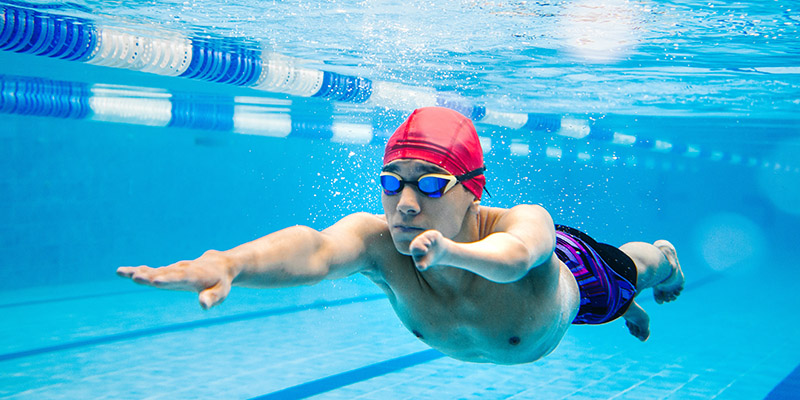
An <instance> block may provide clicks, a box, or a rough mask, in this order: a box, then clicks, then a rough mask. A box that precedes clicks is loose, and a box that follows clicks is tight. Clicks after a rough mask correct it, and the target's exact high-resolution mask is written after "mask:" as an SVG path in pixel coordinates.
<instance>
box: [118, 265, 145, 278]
mask: <svg viewBox="0 0 800 400" xmlns="http://www.w3.org/2000/svg"><path fill="white" fill-rule="evenodd" d="M142 267H144V265H142ZM138 268H141V267H119V268H117V275H119V276H121V277H123V278H130V277H131V276H132V275H133V274H134V272H136V270H137V269H138Z"/></svg>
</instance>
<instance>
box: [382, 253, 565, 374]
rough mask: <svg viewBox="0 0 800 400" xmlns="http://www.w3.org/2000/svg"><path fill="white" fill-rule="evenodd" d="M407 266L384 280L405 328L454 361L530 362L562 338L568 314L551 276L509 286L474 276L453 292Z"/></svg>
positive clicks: (538, 275) (533, 276) (541, 274)
mask: <svg viewBox="0 0 800 400" xmlns="http://www.w3.org/2000/svg"><path fill="white" fill-rule="evenodd" d="M404 262H406V263H408V264H407V267H406V268H404V267H402V264H400V266H399V267H398V268H393V269H392V270H390V271H388V273H385V274H384V276H383V280H384V285H383V286H384V290H386V291H387V294H388V295H389V299H390V301H391V303H392V306H393V307H394V310H395V312H396V313H397V316H398V317H399V318H400V320H401V321H402V322H403V324H404V325H405V326H406V328H408V330H409V331H411V332H412V333H413V334H414V335H415V336H416V337H417V338H419V339H420V340H421V341H423V342H425V343H426V344H428V345H429V346H431V347H433V348H435V349H437V350H439V351H442V352H443V353H445V354H447V355H449V356H451V357H454V358H457V359H461V360H465V361H473V362H494V363H501V364H513V363H521V362H529V361H533V360H535V359H537V358H539V357H541V356H542V355H544V354H546V353H547V352H549V351H550V350H552V348H553V347H554V345H553V344H552V341H553V339H554V336H555V335H554V332H555V331H559V330H560V331H561V332H562V334H563V330H564V329H565V327H562V326H561V325H563V324H561V321H560V319H561V318H560V316H561V315H562V314H563V310H561V308H560V306H559V302H558V301H557V296H555V295H554V291H553V288H554V286H557V282H556V283H555V284H554V283H553V282H548V281H547V280H548V279H550V277H548V276H547V275H548V274H547V273H546V272H547V271H535V272H532V273H531V274H530V275H529V276H527V277H526V278H523V279H522V280H520V281H517V282H514V283H507V284H498V283H493V282H490V281H488V280H485V279H483V278H481V277H478V276H475V275H471V276H468V277H467V278H466V279H464V280H463V281H461V282H460V283H461V284H459V285H456V286H450V285H443V284H441V282H440V281H437V280H436V279H428V278H427V277H426V274H425V273H419V272H418V271H417V270H416V269H415V268H413V264H411V263H410V260H409V259H407V258H404ZM443 268H447V267H443ZM458 272H459V273H461V272H463V271H460V270H459V271H458ZM550 275H552V274H550ZM556 275H557V274H556ZM555 279H556V281H557V277H556V278H555ZM560 328H563V329H560ZM557 339H560V335H558V338H557ZM557 339H556V340H557Z"/></svg>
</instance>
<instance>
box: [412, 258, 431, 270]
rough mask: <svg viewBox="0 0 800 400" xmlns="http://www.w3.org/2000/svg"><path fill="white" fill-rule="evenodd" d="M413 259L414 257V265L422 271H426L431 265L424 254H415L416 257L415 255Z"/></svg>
mask: <svg viewBox="0 0 800 400" xmlns="http://www.w3.org/2000/svg"><path fill="white" fill-rule="evenodd" d="M413 259H414V265H415V266H416V267H417V269H418V270H420V271H425V270H426V269H428V267H430V265H429V263H428V261H427V260H426V258H425V257H424V256H421V257H416V256H415V257H413Z"/></svg>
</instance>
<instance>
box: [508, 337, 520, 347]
mask: <svg viewBox="0 0 800 400" xmlns="http://www.w3.org/2000/svg"><path fill="white" fill-rule="evenodd" d="M508 344H510V345H512V346H516V345H518V344H519V336H512V337H511V339H508Z"/></svg>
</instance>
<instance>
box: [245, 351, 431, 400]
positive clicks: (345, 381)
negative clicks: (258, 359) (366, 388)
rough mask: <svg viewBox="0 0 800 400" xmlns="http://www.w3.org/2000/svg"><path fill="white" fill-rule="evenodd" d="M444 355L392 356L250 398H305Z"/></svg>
mask: <svg viewBox="0 0 800 400" xmlns="http://www.w3.org/2000/svg"><path fill="white" fill-rule="evenodd" d="M442 357H444V354H442V353H440V352H438V351H436V350H423V351H420V352H416V353H412V354H408V355H405V356H402V357H397V358H392V359H390V360H386V361H381V362H378V363H375V364H370V365H367V366H364V367H361V368H356V369H354V370H350V371H346V372H342V373H339V374H335V375H331V376H327V377H325V378H320V379H316V380H313V381H309V382H306V383H302V384H299V385H296V386H291V387H288V388H286V389H281V390H278V391H276V392H272V393H268V394H265V395H263V396H258V397H253V398H252V399H250V400H270V399H303V398H306V397H310V396H315V395H318V394H322V393H325V392H329V391H331V390H334V389H338V388H341V387H344V386H347V385H351V384H353V383H357V382H361V381H365V380H368V379H372V378H375V377H378V376H382V375H386V374H388V373H391V372H396V371H399V370H401V369H404V368H408V367H413V366H415V365H419V364H424V363H426V362H428V361H433V360H437V359H439V358H442Z"/></svg>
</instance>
